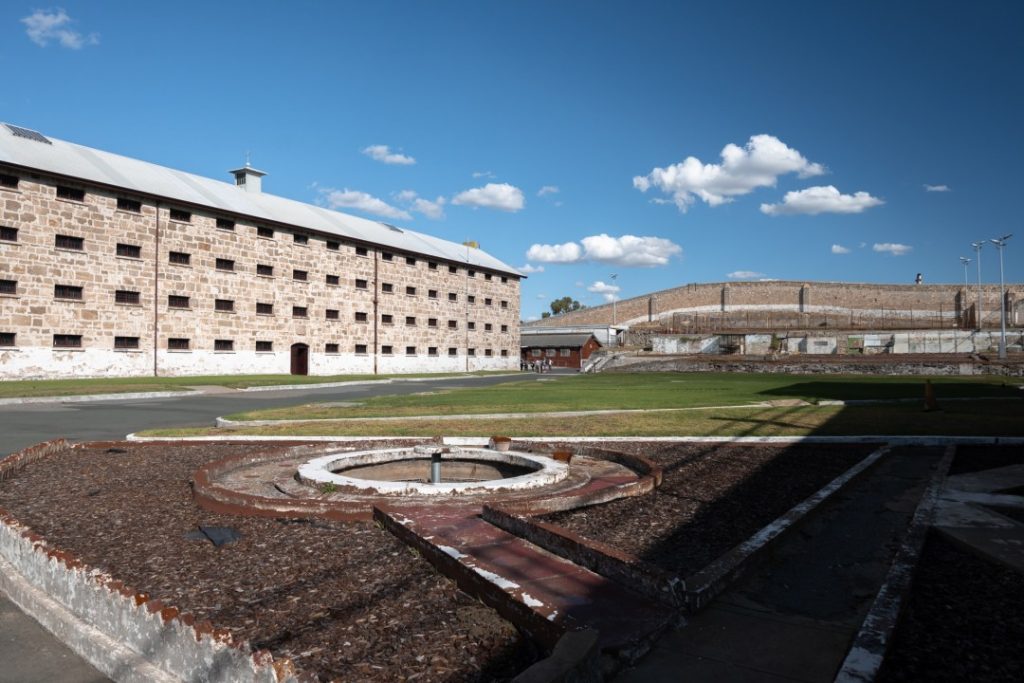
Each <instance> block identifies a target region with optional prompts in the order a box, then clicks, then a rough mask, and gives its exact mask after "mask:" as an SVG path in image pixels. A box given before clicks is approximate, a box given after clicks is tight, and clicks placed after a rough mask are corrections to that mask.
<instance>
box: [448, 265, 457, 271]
mask: <svg viewBox="0 0 1024 683" xmlns="http://www.w3.org/2000/svg"><path fill="white" fill-rule="evenodd" d="M448 272H449V273H457V272H459V268H458V266H448Z"/></svg>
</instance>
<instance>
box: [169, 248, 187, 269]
mask: <svg viewBox="0 0 1024 683" xmlns="http://www.w3.org/2000/svg"><path fill="white" fill-rule="evenodd" d="M168 260H169V261H170V262H171V263H175V264H177V265H179V266H187V265H188V264H190V263H191V262H192V254H186V253H185V252H183V251H172V252H171V253H170V255H169V258H168Z"/></svg>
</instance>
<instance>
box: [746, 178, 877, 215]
mask: <svg viewBox="0 0 1024 683" xmlns="http://www.w3.org/2000/svg"><path fill="white" fill-rule="evenodd" d="M884 203H885V202H883V201H882V200H881V199H878V198H877V197H872V196H871V195H869V194H868V193H867V192H855V193H853V194H842V193H841V192H840V191H839V190H837V189H836V188H835V187H834V186H832V185H822V186H819V187H808V188H807V189H806V190H796V191H794V192H787V193H786V196H785V197H783V198H782V203H781V204H762V205H761V213H766V214H768V215H769V216H785V215H792V214H798V213H803V214H808V215H811V216H814V215H817V214H819V213H860V212H861V211H864V209H870V208H871V207H873V206H879V205H881V204H884Z"/></svg>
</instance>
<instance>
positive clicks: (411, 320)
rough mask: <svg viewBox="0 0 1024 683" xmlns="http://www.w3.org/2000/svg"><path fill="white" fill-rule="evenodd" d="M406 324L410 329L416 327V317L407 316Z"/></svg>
mask: <svg viewBox="0 0 1024 683" xmlns="http://www.w3.org/2000/svg"><path fill="white" fill-rule="evenodd" d="M405 324H406V325H407V326H409V327H413V326H415V325H416V316H414V315H407V316H405Z"/></svg>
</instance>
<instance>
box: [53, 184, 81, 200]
mask: <svg viewBox="0 0 1024 683" xmlns="http://www.w3.org/2000/svg"><path fill="white" fill-rule="evenodd" d="M57 199H68V200H70V201H73V202H84V201H85V190H83V189H82V188H80V187H64V186H61V185H58V186H57Z"/></svg>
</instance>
